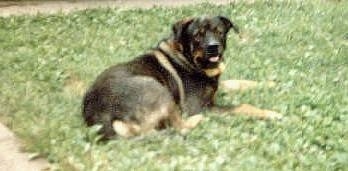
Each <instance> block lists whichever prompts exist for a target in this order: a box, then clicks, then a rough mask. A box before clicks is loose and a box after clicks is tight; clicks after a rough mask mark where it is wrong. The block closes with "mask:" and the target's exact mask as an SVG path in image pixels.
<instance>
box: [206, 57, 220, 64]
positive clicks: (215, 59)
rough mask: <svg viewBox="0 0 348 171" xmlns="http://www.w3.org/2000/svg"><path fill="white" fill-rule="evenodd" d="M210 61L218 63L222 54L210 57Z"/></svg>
mask: <svg viewBox="0 0 348 171" xmlns="http://www.w3.org/2000/svg"><path fill="white" fill-rule="evenodd" d="M208 59H209V62H212V63H216V62H219V61H220V56H213V57H209V58H208Z"/></svg>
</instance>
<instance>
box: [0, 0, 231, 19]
mask: <svg viewBox="0 0 348 171" xmlns="http://www.w3.org/2000/svg"><path fill="white" fill-rule="evenodd" d="M203 2H207V3H212V4H228V3H232V2H236V0H205V1H202V0H190V1H188V0H114V1H111V0H105V1H2V2H0V16H3V17H7V16H11V15H26V14H27V15H35V14H38V13H44V14H54V13H58V12H62V13H69V12H72V11H76V10H84V9H92V8H116V7H117V8H122V9H130V8H144V9H148V8H152V7H154V6H164V7H178V6H183V5H189V4H197V3H203Z"/></svg>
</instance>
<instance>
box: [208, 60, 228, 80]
mask: <svg viewBox="0 0 348 171" xmlns="http://www.w3.org/2000/svg"><path fill="white" fill-rule="evenodd" d="M225 68H226V66H225V64H224V63H222V62H221V63H219V65H218V67H216V68H212V69H205V70H204V73H205V74H206V75H207V76H208V77H215V76H217V75H220V74H222V72H224V70H225Z"/></svg>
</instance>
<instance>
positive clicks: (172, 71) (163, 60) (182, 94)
mask: <svg viewBox="0 0 348 171" xmlns="http://www.w3.org/2000/svg"><path fill="white" fill-rule="evenodd" d="M153 53H154V55H155V57H156V59H157V60H158V62H159V63H160V65H161V66H162V67H163V68H165V69H166V70H167V71H168V72H169V73H170V74H171V75H172V76H173V78H174V79H175V81H176V84H177V85H178V91H179V96H180V107H181V109H182V110H183V108H184V102H185V92H184V85H183V83H182V80H181V78H180V76H179V74H178V73H177V72H176V70H175V69H174V67H173V65H172V64H171V63H170V62H169V61H168V59H167V57H166V56H164V55H163V54H162V53H161V52H159V51H154V52H153Z"/></svg>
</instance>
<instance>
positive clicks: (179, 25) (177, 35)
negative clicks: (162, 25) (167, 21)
mask: <svg viewBox="0 0 348 171" xmlns="http://www.w3.org/2000/svg"><path fill="white" fill-rule="evenodd" d="M192 22H193V18H186V19H183V20H180V21H178V22H176V23H175V24H174V25H173V33H174V39H175V40H180V39H181V37H182V35H183V33H184V32H185V30H186V29H187V27H188V26H189V25H190V24H191V23H192Z"/></svg>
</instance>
